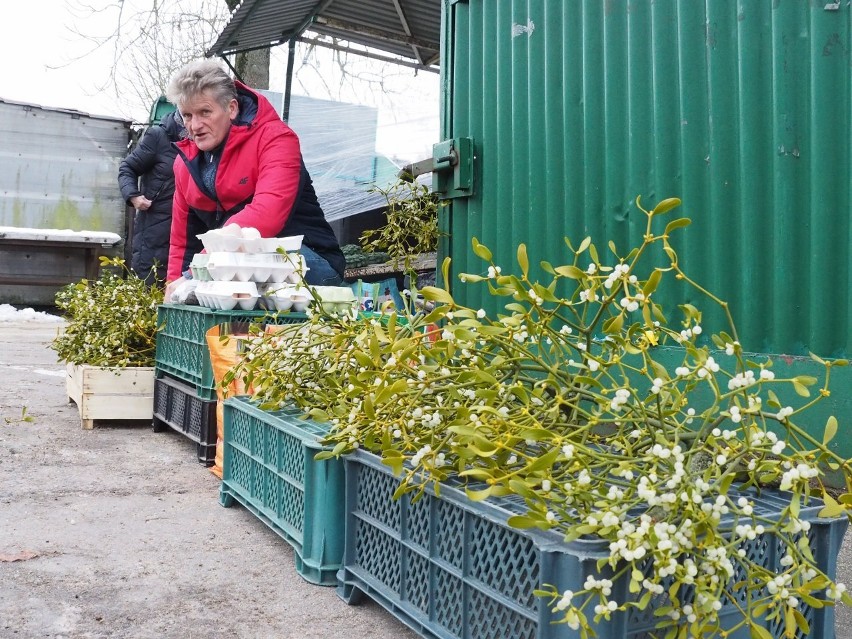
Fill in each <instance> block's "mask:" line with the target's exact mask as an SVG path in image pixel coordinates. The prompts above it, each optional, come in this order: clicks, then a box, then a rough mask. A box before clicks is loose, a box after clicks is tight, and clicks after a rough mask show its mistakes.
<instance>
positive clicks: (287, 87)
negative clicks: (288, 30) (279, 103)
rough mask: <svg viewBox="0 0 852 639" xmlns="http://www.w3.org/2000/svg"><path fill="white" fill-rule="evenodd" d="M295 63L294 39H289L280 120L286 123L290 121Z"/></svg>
mask: <svg viewBox="0 0 852 639" xmlns="http://www.w3.org/2000/svg"><path fill="white" fill-rule="evenodd" d="M295 61H296V38H290V42H289V46H288V48H287V78H286V80H285V81H284V113H283V114H282V115H281V119H282V120H284V121H285V122H287V121H288V120H289V119H290V94H291V89H292V88H293V64H294V63H295Z"/></svg>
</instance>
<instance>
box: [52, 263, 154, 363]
mask: <svg viewBox="0 0 852 639" xmlns="http://www.w3.org/2000/svg"><path fill="white" fill-rule="evenodd" d="M101 266H111V267H117V268H118V269H120V270H119V272H118V273H116V272H114V271H113V270H110V269H103V270H102V271H101V275H100V278H99V279H98V280H97V281H94V282H90V281H88V280H81V281H79V282H77V283H75V284H69V285H68V286H66V287H65V288H63V289H62V290H60V291H59V292H58V293H57V294H56V306H57V307H58V308H59V309H61V310H62V311H64V312H65V316H66V319H67V321H68V323H67V325H66V327H65V329H64V330H63V331H61V332H60V333H59V335H57V336H56V338H55V339H54V340H53V342H52V343H51V348H53V350H55V351H56V353H57V354H58V355H59V359H60V360H62V361H64V362H69V363H71V364H89V365H91V366H105V367H126V366H153V365H154V354H155V348H156V335H157V331H158V330H159V329H158V326H157V306H158V305H160V304H162V302H163V292H162V291H161V290H160V289H159V288H157V287H150V288H149V287H148V286H146V285H145V282H144V281H143V280H141V279H139V278H138V277H136V275H134V274H133V273H131V272H130V270H129V269H128V268H127V267H126V266H125V264H124V260H122V259H120V258H106V257H102V258H101ZM122 275H124V277H122Z"/></svg>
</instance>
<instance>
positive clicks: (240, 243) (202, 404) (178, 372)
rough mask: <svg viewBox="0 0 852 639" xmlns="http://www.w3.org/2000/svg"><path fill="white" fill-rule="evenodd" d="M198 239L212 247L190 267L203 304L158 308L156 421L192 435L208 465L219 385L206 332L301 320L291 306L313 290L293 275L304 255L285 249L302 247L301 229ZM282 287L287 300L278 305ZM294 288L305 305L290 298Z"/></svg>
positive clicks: (301, 268) (300, 307) (219, 233)
mask: <svg viewBox="0 0 852 639" xmlns="http://www.w3.org/2000/svg"><path fill="white" fill-rule="evenodd" d="M238 230H239V229H238ZM252 230H253V229H242V233H246V232H249V231H252ZM199 238H200V239H201V240H202V242H203V244H204V247H205V249H206V250H207V251H208V252H207V253H204V254H199V255H196V256H195V257H194V258H193V261H192V262H191V264H190V269H191V270H192V272H193V278H194V279H196V280H198V286H197V288H196V289H195V293H196V296H197V298H198V300H199V302H200V303H201V305H200V306H194V305H183V304H164V305H162V306H160V308H159V311H158V317H157V320H158V323H159V325H160V326H162V329H161V331H160V332H159V333H158V334H157V350H156V355H155V360H156V366H155V382H154V421H153V427H154V430H155V431H160V430H163V429H164V428H166V427H170V428H172V429H174V430H175V431H177V432H179V433H181V434H182V435H185V436H186V437H188V438H189V439H191V440H192V441H193V442H195V443H196V446H197V454H198V461H199V462H201V463H203V464H205V465H207V466H209V465H212V464H213V462H214V460H215V457H216V385H215V379H214V376H213V368H212V365H211V361H210V352H209V350H208V347H207V338H206V335H207V331H209V330H210V329H211V328H213V327H214V326H217V325H222V324H228V325H231V326H233V325H235V324H237V323H262V324H293V323H301V322H304V321H305V320H306V319H307V316H306V315H305V314H304V313H303V312H296V311H295V310H289V309H290V308H291V307H295V308H296V309H298V310H299V311H304V306H306V304H307V299H308V298H307V295H308V293H307V291H303V290H301V289H298V287H296V286H295V285H294V284H293V282H292V280H298V279H299V278H300V276H301V275H302V274H303V273H304V272H305V271H306V270H307V269H306V267H305V265H304V261H303V258H302V257H301V255H299V254H298V253H287V251H298V249H299V248H300V247H301V242H302V237H301V236H294V237H289V238H270V239H261V238H254V237H251V236H250V235H249V236H248V237H243V236H242V235H235V234H234V233H233V232H230V233H229V232H226V231H225V230H224V229H222V230H218V231H210V232H208V233H205V234H203V235H200V236H199ZM279 248H280V249H282V251H281V252H278V251H277V249H279ZM279 290H282V293H281V295H278V291H279ZM283 290H287V291H288V293H287V295H288V296H289V297H287V300H288V302H289V303H287V302H282V303H281V304H278V303H277V299H278V298H279V297H280V298H281V299H284V293H283ZM297 290H298V291H299V295H301V296H302V297H303V298H304V301H305V304H304V305H302V304H298V303H296V304H294V302H293V299H294V293H292V292H293V291H297ZM295 297H297V299H299V300H301V299H302V297H298V296H295ZM279 308H280V309H281V311H284V312H279V310H278V309H279ZM285 309H286V310H285Z"/></svg>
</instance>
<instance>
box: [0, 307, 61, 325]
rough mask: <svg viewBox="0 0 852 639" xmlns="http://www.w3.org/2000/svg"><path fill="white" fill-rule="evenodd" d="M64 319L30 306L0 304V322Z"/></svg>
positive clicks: (56, 321) (58, 320)
mask: <svg viewBox="0 0 852 639" xmlns="http://www.w3.org/2000/svg"><path fill="white" fill-rule="evenodd" d="M64 321H65V320H64V319H62V318H61V317H59V316H58V315H51V314H50V313H45V312H43V311H34V310H33V309H31V308H22V309H17V308H15V307H14V306H12V305H11V304H0V322H48V323H59V322H64Z"/></svg>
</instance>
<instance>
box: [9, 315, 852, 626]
mask: <svg viewBox="0 0 852 639" xmlns="http://www.w3.org/2000/svg"><path fill="white" fill-rule="evenodd" d="M55 331H56V329H55V327H54V326H51V325H45V324H40V323H27V324H24V323H13V324H9V323H0V375H2V380H3V383H2V384H0V637H2V638H4V639H5V638H6V637H15V638H27V639H28V638H30V637H52V638H54V639H72V638H74V639H76V638H87V639H101V638H103V639H107V638H109V639H115V638H128V639H130V638H133V639H148V638H150V639H155V638H156V639H171V638H175V639H191V638H193V637H204V638H206V639H212V638H217V639H218V638H245V639H249V638H254V639H266V638H269V639H273V638H274V639H282V638H283V639H289V638H293V639H305V638H319V637H322V638H337V637H345V638H346V639H359V638H363V639H367V638H370V639H390V638H394V639H413V638H414V637H415V635H414V633H413V632H411V631H410V630H408V629H407V628H406V627H404V626H403V625H402V624H400V623H399V622H397V621H396V620H395V619H394V618H393V617H392V616H391V615H389V614H388V613H386V612H385V611H384V610H382V609H381V608H379V607H378V606H376V605H375V604H371V603H368V604H365V605H362V606H354V607H351V606H347V605H346V604H345V603H343V602H342V601H341V600H340V599H339V598H338V597H337V596H336V594H335V591H334V589H332V588H322V587H318V586H313V585H311V584H308V583H307V582H305V581H304V580H302V579H301V578H300V577H299V576H298V574H297V573H296V571H295V569H294V566H293V553H292V550H291V549H290V546H289V545H287V544H286V543H285V542H284V541H282V540H281V539H280V538H279V537H278V536H276V535H275V534H274V533H272V532H271V531H270V530H269V529H268V528H267V527H266V526H264V525H263V524H261V523H260V522H259V521H258V520H257V519H256V518H255V517H254V516H252V515H250V514H249V513H248V512H246V511H245V510H243V509H242V508H239V507H234V508H230V509H223V508H222V507H221V506H219V504H218V500H217V495H218V486H219V481H218V479H217V478H216V477H214V476H213V475H212V474H211V473H210V472H209V471H207V470H206V469H205V468H203V467H202V466H201V465H199V464H198V463H197V462H196V461H195V446H194V444H192V443H191V442H190V441H189V440H187V439H185V438H183V437H181V436H180V435H177V434H175V433H171V432H166V433H153V432H152V431H151V429H150V428H149V427H146V426H139V425H132V426H129V425H116V424H114V425H108V426H105V427H99V428H97V429H95V430H93V431H83V430H81V428H80V422H79V416H78V414H77V409H76V406H75V405H73V404H68V403H67V398H66V394H65V381H64V371H63V368H62V367H60V365H59V364H57V362H56V358H55V356H54V353H53V351H51V350H49V349H48V348H47V342H49V340H50V339H51V337H52V336H53V335H54V334H55ZM22 406H27V407H28V411H29V413H30V414H31V415H32V416H33V417H34V418H35V421H34V422H32V423H28V422H16V421H15V420H16V418H17V417H19V416H20V413H21V407H22ZM6 420H10V421H11V423H6ZM838 562H839V566H840V568H839V576H840V579H841V580H842V581H844V582H846V583H847V584H850V586H852V535H848V536H847V538H846V540H845V543H844V544H843V548H842V550H841V553H840V556H839V558H838ZM836 627H837V633H836V636H837V637H838V638H839V639H852V610H849V609H845V608H843V609H839V610H838V622H837V625H836ZM472 639H481V638H472ZM818 639H821V638H818Z"/></svg>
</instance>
